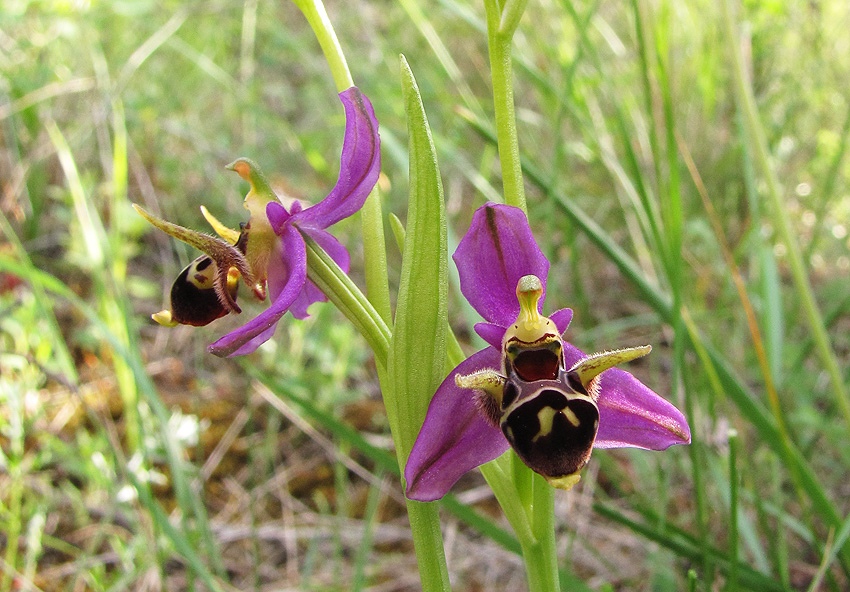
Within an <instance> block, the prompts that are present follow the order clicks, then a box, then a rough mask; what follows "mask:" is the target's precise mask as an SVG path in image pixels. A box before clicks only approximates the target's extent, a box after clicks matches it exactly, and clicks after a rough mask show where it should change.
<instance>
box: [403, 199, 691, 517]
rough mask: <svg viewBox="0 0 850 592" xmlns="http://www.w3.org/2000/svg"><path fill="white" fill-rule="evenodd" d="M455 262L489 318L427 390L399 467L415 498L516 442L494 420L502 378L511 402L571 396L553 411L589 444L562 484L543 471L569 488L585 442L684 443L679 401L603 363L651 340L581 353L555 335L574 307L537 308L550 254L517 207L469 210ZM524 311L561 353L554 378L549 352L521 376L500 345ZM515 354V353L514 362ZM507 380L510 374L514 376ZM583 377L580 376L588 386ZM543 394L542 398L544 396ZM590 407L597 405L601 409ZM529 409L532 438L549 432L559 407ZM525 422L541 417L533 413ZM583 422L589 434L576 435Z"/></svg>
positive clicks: (467, 291)
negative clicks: (429, 394) (479, 345)
mask: <svg viewBox="0 0 850 592" xmlns="http://www.w3.org/2000/svg"><path fill="white" fill-rule="evenodd" d="M454 261H455V263H456V265H457V268H458V271H459V274H460V286H461V292H462V293H463V295H464V296H465V297H466V299H467V300H468V301H469V303H470V304H471V305H472V306H473V308H475V310H476V311H477V312H478V313H479V314H480V315H481V316H482V317H483V318H484V319H485V321H486V322H484V323H478V324H477V325H476V326H475V331H476V332H477V333H478V335H480V336H481V337H482V339H484V340H485V341H486V342H487V343H488V344H489V345H490V347H487V348H486V349H484V350H481V351H479V352H477V353H475V354H473V355H472V356H470V357H469V358H468V359H467V360H465V361H464V362H462V363H461V364H460V365H459V366H457V367H456V368H455V369H454V370H453V371H452V372H451V373H450V374H449V376H448V377H447V378H446V379H445V380H444V381H443V383H442V384H441V385H440V386H439V388H438V389H437V392H436V393H435V394H434V397H433V399H432V400H431V404H430V407H429V408H428V413H427V415H426V417H425V421H424V424H423V426H422V429H421V430H420V432H419V436H418V438H417V440H416V442H415V444H414V446H413V449H412V451H411V454H410V457H409V459H408V462H407V465H406V467H405V472H404V477H405V480H406V482H407V491H406V493H407V497H408V498H410V499H413V500H418V501H433V500H436V499H439V498H441V497H442V496H443V495H445V494H446V493H447V492H448V490H449V489H450V488H451V486H452V485H453V484H454V483H455V482H456V481H457V480H458V479H459V478H460V477H461V476H462V475H463V474H464V473H466V472H467V471H469V470H471V469H473V468H475V467H477V466H479V465H481V464H484V463H486V462H489V461H491V460H493V459H495V458H496V457H498V456H500V455H501V454H502V453H504V452H505V451H506V450H507V449H508V448H509V447H510V446H511V443H514V444H516V442H515V441H514V440H515V439H514V440H512V441H511V443H509V440H508V437H514V436H515V434H514V433H513V431H512V430H511V429H510V428H508V427H506V426H505V424H504V421H503V423H502V425H501V426H500V425H499V423H498V414H499V413H500V411H499V408H498V405H499V404H501V405H502V407H501V408H502V410H504V409H505V407H506V404H509V402H508V401H505V400H504V399H502V390H501V389H502V388H503V386H504V385H505V384H506V380H507V382H508V383H510V384H512V385H515V384H518V385H520V386H519V387H518V388H517V387H515V386H511V388H512V389H514V391H513V392H512V394H511V395H510V398H511V400H512V401H521V400H523V399H524V398H525V399H524V400H525V401H526V402H527V401H528V396H529V393H531V392H532V391H533V392H534V395H535V396H536V395H539V394H540V393H541V392H543V391H544V390H546V389H552V388H554V389H556V390H559V392H565V391H569V393H571V394H570V395H569V396H571V397H572V399H570V401H569V402H566V401H565V402H563V403H560V405H572V407H570V408H569V409H564V413H565V414H566V416H567V417H568V418H571V419H569V421H566V422H565V420H564V418H563V417H562V418H560V419H561V422H562V424H563V425H564V426H566V427H567V428H570V422H572V423H573V424H574V428H581V429H579V430H577V429H573V431H574V432H575V434H571V435H570V436H569V438H573V437H574V436H575V437H581V438H584V439H585V440H587V446H586V448H587V450H586V455H585V456H584V457H582V458H581V459H578V460H576V461H575V462H574V463H573V465H572V466H574V467H577V468H576V471H575V473H574V474H572V475H568V477H570V479H568V480H567V482H566V483H564V482H560V483H559V482H558V479H552V478H550V477H548V476H547V479H549V481H550V483H552V484H553V485H555V486H559V487H565V488H568V487H569V486H571V485H572V484H573V483H575V482H576V481H577V480H578V476H577V473H578V469H580V468H581V466H582V465H583V464H584V463H585V462H587V458H588V457H589V455H590V448H591V446H592V447H595V448H620V447H634V448H644V449H650V450H664V449H666V448H668V447H669V446H672V445H673V444H686V443H689V442H690V428H689V427H688V424H687V421H686V420H685V418H684V416H683V415H682V413H681V412H680V411H679V410H678V409H676V408H675V407H674V406H673V405H671V404H670V403H669V402H667V401H666V400H664V399H663V398H662V397H660V396H659V395H657V394H656V393H654V392H653V391H652V390H651V389H649V388H648V387H647V386H645V385H644V384H642V383H641V382H640V381H639V380H637V379H636V378H635V377H634V376H632V375H631V374H629V373H628V372H625V371H623V370H619V369H616V368H611V369H608V370H606V368H609V367H610V366H611V365H613V363H617V362H621V361H626V360H628V359H633V358H635V357H638V356H639V355H643V354H645V353H647V352H648V350H649V348H636V349H633V350H621V351H620V352H609V353H604V354H597V355H594V356H590V357H588V356H586V355H585V354H584V353H582V352H581V351H580V350H578V349H577V348H575V347H574V346H572V345H570V344H568V343H565V342H563V341H562V340H561V337H560V336H561V334H562V333H563V332H564V331H565V330H566V329H567V326H568V325H569V322H570V320H571V318H572V311H571V310H569V309H561V310H558V311H556V312H554V313H553V314H552V315H550V317H549V318H548V319H547V318H546V317H543V316H542V315H540V311H541V308H542V304H543V295H544V294H545V288H546V283H545V280H546V277H547V275H548V272H549V261H548V260H547V259H546V257H545V256H544V255H543V253H542V251H541V250H540V248H539V247H538V245H537V243H536V242H535V240H534V237H533V235H532V233H531V229H530V227H529V225H528V221H527V219H526V216H525V214H524V213H523V212H522V211H521V210H519V209H518V208H514V207H511V206H505V205H497V204H487V205H485V206H483V207H481V208H479V209H478V210H477V211H476V212H475V214H474V216H473V219H472V224H471V226H470V229H469V231H468V232H467V233H466V235H465V236H464V238H463V240H461V242H460V244H459V245H458V248H457V251H456V252H455V254H454ZM534 276H536V277H534ZM537 278H541V279H540V280H537ZM529 279H532V280H535V281H536V288H534V289H533V290H531V291H530V292H524V291H523V290H525V288H523V287H522V286H524V285H528V284H527V281H528V280H529ZM521 280H522V281H521ZM532 284H534V282H532ZM529 294H530V296H529ZM524 318H525V319H526V321H527V320H528V319H531V320H532V321H533V323H532V324H529V325H528V326H534V327H541V326H545V327H548V328H549V332H550V336H549V338H548V345H547V346H546V347H548V348H549V349H553V347H554V351H556V352H557V356H558V358H553V359H556V360H557V359H560V361H559V362H558V363H559V364H560V367H561V369H560V370H558V369H557V368H556V369H554V372H555V375H554V376H552V377H551V378H552V380H548V379H547V380H544V379H542V378H544V374H547V373H549V372H550V371H551V368H549V367H548V366H549V364H548V362H547V360H548V359H549V358H546V357H545V356H544V357H543V358H541V357H539V356H536V355H535V357H534V358H528V359H530V360H531V363H530V364H528V365H527V367H526V368H519V365H517V368H519V370H520V374H525V376H524V377H522V378H517V377H516V372H514V370H515V368H514V367H513V363H511V362H510V359H511V358H510V356H511V354H510V352H509V350H508V349H507V347H508V341H509V335H515V334H516V333H517V331H518V330H519V328H520V327H521V326H523V325H522V323H523V319H524ZM535 343H541V342H535ZM520 355H522V354H520ZM552 355H553V356H554V355H555V354H552ZM603 358H616V359H614V360H613V362H611V363H607V362H606V363H605V364H601V363H599V362H598V361H599V360H601V359H603ZM519 360H520V358H516V362H519ZM525 363H526V362H524V364H525ZM508 366H510V372H511V376H513V379H512V378H511V376H508V378H507V379H506V378H505V377H504V376H502V374H503V373H507V370H506V367H508ZM590 367H595V369H593V370H592V372H590V374H587V377H588V378H589V379H588V380H587V381H585V380H584V379H582V380H578V374H576V372H575V371H573V370H575V369H579V370H581V372H583V371H585V370H587V369H588V368H590ZM602 370H605V371H604V372H603V371H602ZM581 372H580V373H581ZM600 372H601V374H600ZM597 375H598V376H597ZM582 376H584V374H582ZM594 377H595V378H594ZM511 380H513V381H514V382H513V383H511V382H510V381H511ZM559 380H560V382H558V381H559ZM493 383H496V387H497V388H498V391H499V392H498V394H497V395H496V397H494V398H495V399H497V403H493V402H492V400H491V398H490V397H488V396H486V393H484V392H482V391H486V390H488V388H489V387H490V386H492V385H493ZM581 383H585V384H584V386H587V389H585V388H583V386H582V384H581ZM459 384H460V385H463V386H459ZM572 386H575V390H574V389H572V388H570V387H572ZM470 389H476V390H477V391H478V392H477V394H473V392H471V391H470ZM507 392H508V391H507V390H505V393H506V394H505V395H504V396H505V398H507V397H508V395H507ZM546 392H549V391H546ZM550 394H551V393H550ZM482 395H484V396H482ZM559 396H560V395H559ZM544 399H545V398H544V397H541V398H540V400H541V401H543V400H544ZM543 405H545V404H543ZM593 406H595V407H597V408H598V414H597V411H596V410H594V409H593V408H592V407H593ZM534 409H535V411H534V413H536V414H537V415H539V417H540V418H541V421H540V422H538V423H535V424H534V425H535V426H536V427H535V429H538V430H540V434H539V435H537V436H535V438H534V439H535V440H536V439H537V438H539V436H540V435H544V436H547V437H548V435H549V434H548V431H546V432H545V433H544V430H543V428H540V425H541V424H542V423H545V422H546V421H547V419H548V428H546V429H547V430H550V431H551V430H552V425H553V423H552V422H553V419H552V418H553V415H556V414H557V411H551V409H547V410H546V411H549V413H548V414H547V412H545V411H544V412H541V411H540V410H541V404H536V405H535V406H534ZM570 409H572V410H570ZM573 411H575V412H573ZM494 415H495V417H494ZM584 417H587V418H588V419H587V421H584V422H583V423H582V422H580V418H584ZM544 418H547V419H544ZM515 419H516V418H515ZM597 420H598V431H597V429H596V428H597V426H596V425H593V422H595V421H597ZM520 421H522V419H520ZM532 421H533V422H537V421H538V420H537V419H536V418H535V419H532ZM585 428H587V430H585V432H586V433H584V432H582V433H581V434H579V432H581V431H582V430H584V429H585ZM571 429H572V428H571ZM594 434H595V440H594ZM506 435H509V436H508V437H506ZM514 448H515V450H516V451H517V453H518V454H519V455H520V458H522V459H523V460H524V461H525V462H526V464H529V466H531V468H532V469H534V470H536V471H538V472H541V473H542V474H544V476H546V471H545V469H543V470H541V469H540V468H539V467H538V466H535V463H537V462H538V461H537V460H534V459H532V460H529V455H526V454H524V453H523V451H522V450H521V449H520V448H521V447H519V446H516V445H515V446H514ZM556 452H557V451H556ZM544 461H545V459H544Z"/></svg>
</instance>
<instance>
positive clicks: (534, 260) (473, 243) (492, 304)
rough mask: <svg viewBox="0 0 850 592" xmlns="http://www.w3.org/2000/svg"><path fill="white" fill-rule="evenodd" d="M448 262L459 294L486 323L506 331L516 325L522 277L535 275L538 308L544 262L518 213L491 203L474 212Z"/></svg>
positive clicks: (543, 278) (546, 261)
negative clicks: (451, 261) (538, 286)
mask: <svg viewBox="0 0 850 592" xmlns="http://www.w3.org/2000/svg"><path fill="white" fill-rule="evenodd" d="M453 259H454V261H455V264H456V265H457V270H458V273H459V275H460V290H461V292H463V295H464V296H465V297H466V299H467V300H468V301H469V303H470V304H471V305H472V307H473V308H474V309H475V310H476V311H477V312H478V314H480V315H481V316H482V317H484V319H485V320H486V321H488V322H490V323H493V324H496V325H501V326H502V327H507V326H508V325H510V324H511V323H513V322H514V321H515V320H516V318H517V315H519V301H517V297H516V286H517V282H518V281H519V279H520V278H521V277H522V276H524V275H529V274H533V275H536V276H537V277H538V278H540V281H542V282H543V290H544V296H543V298H541V299H540V306H542V304H543V299H544V298H545V291H546V277H547V275H548V274H549V261H548V260H547V259H546V257H545V256H544V255H543V252H542V251H541V250H540V247H538V246H537V243H536V242H535V241H534V236H533V235H532V234H531V228H530V227H529V226H528V220H527V219H526V217H525V213H523V211H522V210H520V209H519V208H515V207H513V206H506V205H501V204H493V203H488V204H486V205H484V206H482V207H480V208H478V209H477V210H476V211H475V214H473V216H472V224H471V225H470V227H469V231H468V232H467V233H466V235H464V237H463V239H462V240H461V241H460V244H458V247H457V250H456V251H455V254H454V256H453Z"/></svg>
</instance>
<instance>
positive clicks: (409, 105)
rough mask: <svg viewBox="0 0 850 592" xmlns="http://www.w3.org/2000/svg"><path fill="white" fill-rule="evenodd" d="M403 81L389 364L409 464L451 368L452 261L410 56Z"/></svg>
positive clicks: (401, 446)
mask: <svg viewBox="0 0 850 592" xmlns="http://www.w3.org/2000/svg"><path fill="white" fill-rule="evenodd" d="M402 87H403V91H404V97H405V108H406V110H407V120H408V131H409V134H410V142H409V144H410V146H409V149H410V202H409V204H408V217H407V226H406V234H405V239H404V257H403V259H402V266H401V281H400V285H399V293H398V300H397V306H396V318H395V326H394V329H393V336H392V340H391V343H390V356H389V364H388V366H389V368H388V370H389V376H390V381H391V384H392V387H393V391H394V392H393V397H392V399H393V403H394V404H395V407H396V408H395V419H396V421H397V422H398V426H397V427H398V429H397V430H394V434H393V435H394V437H396V438H398V441H397V442H396V447H397V449H398V451H399V464H400V466H402V467H404V464H405V463H406V462H407V456H408V454H409V453H410V449H411V448H412V447H413V442H414V440H415V439H416V435H417V433H418V432H419V428H420V426H421V425H422V421H423V420H424V418H425V413H426V411H427V409H428V403H429V402H430V399H431V395H432V394H433V393H434V392H435V391H436V390H437V387H438V386H439V384H440V382H441V381H442V379H443V377H444V375H445V357H446V316H447V304H446V302H447V298H448V296H447V286H448V262H447V255H446V251H447V247H446V216H445V207H444V204H443V186H442V183H441V181H440V174H439V170H438V168H437V157H436V152H435V150H434V144H433V142H432V140H431V131H430V129H429V128H428V122H427V120H426V118H425V111H424V108H423V106H422V102H421V99H420V97H419V90H418V88H417V87H416V81H415V80H414V79H413V74H412V73H411V71H410V68H409V67H408V66H407V63H406V61H405V60H404V58H402Z"/></svg>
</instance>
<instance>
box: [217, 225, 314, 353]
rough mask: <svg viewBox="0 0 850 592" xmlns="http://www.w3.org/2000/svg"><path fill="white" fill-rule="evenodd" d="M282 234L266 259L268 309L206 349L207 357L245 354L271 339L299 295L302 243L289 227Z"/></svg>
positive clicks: (304, 276) (303, 278) (303, 254)
mask: <svg viewBox="0 0 850 592" xmlns="http://www.w3.org/2000/svg"><path fill="white" fill-rule="evenodd" d="M282 230H283V234H282V235H281V237H280V243H279V246H278V249H277V250H276V252H274V253H272V255H271V258H270V259H269V296H270V298H271V300H272V303H271V306H269V307H268V308H267V309H266V310H264V311H263V312H261V313H260V314H259V315H257V316H256V317H254V318H253V319H251V320H250V321H248V322H247V323H245V324H244V325H242V326H241V327H239V328H238V329H236V330H235V331H231V332H230V333H228V334H227V335H225V336H224V337H222V338H221V339H219V340H218V341H216V342H215V343H213V344H212V345H210V346H209V348H208V349H209V351H210V353H213V354H215V355H217V356H221V357H224V356H235V355H244V354H249V353H251V352H253V351H254V350H256V349H257V347H259V346H260V345H261V344H262V343H263V342H264V341H266V340H267V339H269V338H270V337H271V336H272V334H273V333H274V328H275V325H276V324H277V322H278V321H279V320H280V318H281V317H282V316H283V315H284V314H286V311H287V310H289V307H290V305H291V304H292V303H293V301H294V300H295V299H296V298H297V297H298V294H299V293H300V292H301V289H302V288H303V286H304V282H305V281H306V280H307V254H306V252H305V250H304V249H305V245H304V239H303V238H301V234H300V233H299V232H298V229H297V228H295V227H294V226H292V225H288V224H287V225H285V226H284V227H283V229H282ZM275 292H277V295H275Z"/></svg>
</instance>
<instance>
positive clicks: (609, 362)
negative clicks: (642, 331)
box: [570, 345, 652, 391]
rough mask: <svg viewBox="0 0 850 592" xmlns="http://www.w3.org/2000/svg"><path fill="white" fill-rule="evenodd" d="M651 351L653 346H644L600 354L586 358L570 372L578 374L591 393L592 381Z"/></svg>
mask: <svg viewBox="0 0 850 592" xmlns="http://www.w3.org/2000/svg"><path fill="white" fill-rule="evenodd" d="M651 351H652V346H651V345H644V346H641V347H628V348H625V349H616V350H614V351H607V352H599V353H596V354H591V355H590V356H588V357H586V358H584V359H583V360H581V361H580V362H578V363H577V364H576V365H575V366H573V367H572V368H570V370H571V371H572V372H575V373H576V374H578V376H579V379H580V380H581V383H582V384H583V385H584V388H585V389H588V391H589V389H590V383H591V381H592V380H593V379H594V378H596V377H597V376H599V375H600V374H602V373H603V372H605V371H606V370H608V369H609V368H613V367H614V366H616V365H618V364H624V363H625V362H631V361H632V360H635V359H637V358H642V357H643V356H645V355H647V354H648V353H649V352H651Z"/></svg>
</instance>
